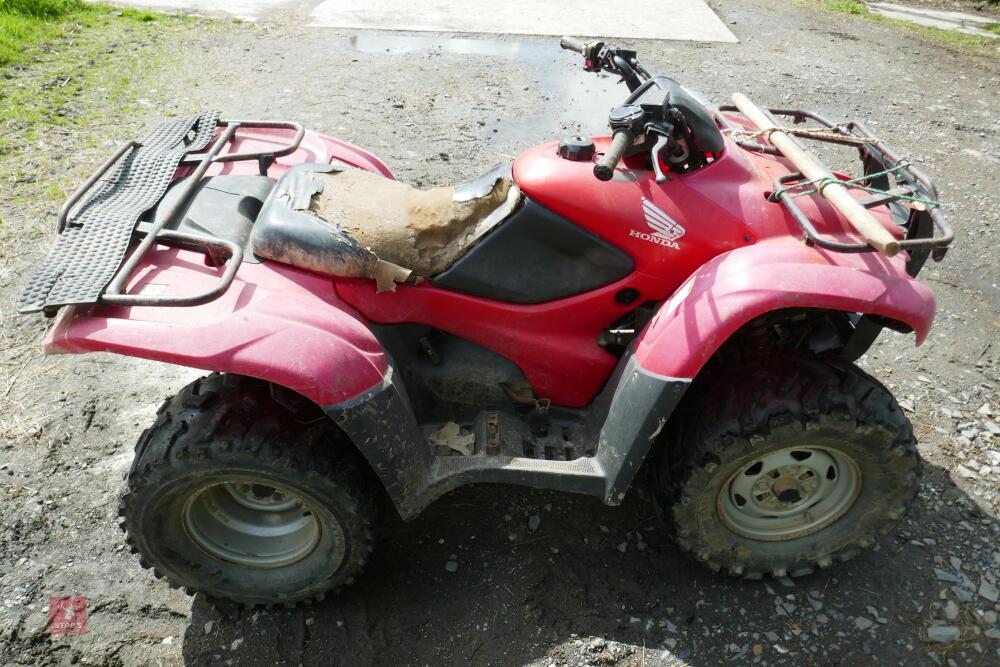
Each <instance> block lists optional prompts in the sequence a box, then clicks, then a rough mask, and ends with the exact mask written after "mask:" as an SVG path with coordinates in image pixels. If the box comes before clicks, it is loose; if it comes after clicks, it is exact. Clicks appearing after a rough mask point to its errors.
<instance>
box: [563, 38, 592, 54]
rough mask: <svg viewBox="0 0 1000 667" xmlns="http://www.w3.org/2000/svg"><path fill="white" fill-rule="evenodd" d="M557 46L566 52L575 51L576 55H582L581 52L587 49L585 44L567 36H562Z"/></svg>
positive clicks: (580, 40)
mask: <svg viewBox="0 0 1000 667" xmlns="http://www.w3.org/2000/svg"><path fill="white" fill-rule="evenodd" d="M559 46H561V47H563V48H564V49H566V50H567V51H576V52H577V53H583V50H584V49H585V48H587V44H586V43H585V42H584V41H583V40H582V39H577V38H576V37H570V36H569V35H564V36H563V38H562V39H560V40H559Z"/></svg>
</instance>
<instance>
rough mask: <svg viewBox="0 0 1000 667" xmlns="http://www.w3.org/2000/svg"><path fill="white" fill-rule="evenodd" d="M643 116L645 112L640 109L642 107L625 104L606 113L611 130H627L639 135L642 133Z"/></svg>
mask: <svg viewBox="0 0 1000 667" xmlns="http://www.w3.org/2000/svg"><path fill="white" fill-rule="evenodd" d="M645 117H646V112H644V111H643V110H642V107H639V106H636V105H634V104H626V105H624V106H620V107H615V108H614V109H612V110H611V113H609V114H608V125H610V126H611V131H612V132H615V131H618V130H628V131H629V132H631V133H632V134H633V135H634V136H636V137H641V136H643V134H644V132H643V120H644V119H645Z"/></svg>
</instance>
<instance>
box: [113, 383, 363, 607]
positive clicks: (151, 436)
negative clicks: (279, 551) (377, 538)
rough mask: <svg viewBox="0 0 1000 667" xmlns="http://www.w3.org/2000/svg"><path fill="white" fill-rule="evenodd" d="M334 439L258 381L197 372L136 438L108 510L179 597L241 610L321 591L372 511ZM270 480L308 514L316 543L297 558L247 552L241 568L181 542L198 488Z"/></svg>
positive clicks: (353, 551) (343, 564)
mask: <svg viewBox="0 0 1000 667" xmlns="http://www.w3.org/2000/svg"><path fill="white" fill-rule="evenodd" d="M341 438H343V436H342V435H341V434H340V433H339V431H337V430H336V429H335V427H334V426H333V425H332V424H331V423H330V422H329V421H328V420H327V419H325V418H322V416H321V418H320V419H314V420H310V421H309V422H308V423H300V421H299V420H298V419H297V418H296V416H295V415H293V414H292V413H290V412H289V411H288V410H287V409H286V408H284V407H283V406H282V405H280V404H278V403H277V402H275V401H274V400H273V399H272V397H271V395H270V387H269V385H267V384H266V383H264V382H260V381H257V380H253V379H250V378H244V377H239V376H228V375H212V376H209V377H207V378H202V379H200V380H197V381H195V382H194V383H192V384H191V385H189V386H187V387H185V388H184V389H183V390H182V391H181V392H180V393H179V394H177V395H176V396H174V397H172V398H170V399H168V400H167V401H166V402H165V403H164V404H163V405H162V407H161V408H160V409H159V412H158V413H157V419H156V422H155V424H154V425H153V426H152V427H150V428H149V429H147V430H146V431H145V432H144V433H143V434H142V436H141V437H140V438H139V441H138V443H137V444H136V449H135V459H134V461H133V463H132V467H131V469H130V471H129V473H128V477H127V480H126V485H125V489H124V492H123V494H122V497H121V502H120V506H119V515H120V516H121V517H122V523H121V526H122V529H123V530H124V531H125V534H126V539H127V540H128V543H129V545H130V546H131V547H132V550H133V552H138V554H139V556H140V563H141V564H142V566H143V567H145V568H149V569H152V570H153V573H154V574H155V575H156V576H157V577H160V578H164V579H166V580H167V581H168V582H169V584H170V585H171V586H172V587H174V588H177V587H180V588H183V589H184V590H185V591H187V592H188V593H189V594H194V593H195V592H203V593H205V594H207V595H208V596H210V597H212V598H222V599H228V600H231V601H234V602H237V603H240V604H244V605H249V606H253V605H265V606H266V605H273V604H284V605H286V606H293V605H295V604H296V603H300V602H309V601H312V600H317V599H322V598H323V596H324V595H325V594H326V593H327V592H330V591H333V590H336V589H338V588H339V587H340V586H343V585H347V584H351V583H353V581H354V580H355V578H356V577H357V576H358V574H359V573H360V572H361V571H362V569H363V568H364V566H365V563H366V561H367V560H368V556H369V554H370V553H371V551H372V546H373V542H374V540H373V534H372V531H373V528H372V527H373V526H374V524H375V521H376V518H377V510H376V505H377V503H376V497H375V493H374V491H373V489H374V488H375V487H374V484H373V483H372V480H371V479H370V477H369V474H368V472H369V471H368V470H367V468H365V467H364V466H363V465H362V464H360V463H359V461H358V460H357V459H356V454H355V452H354V451H353V449H352V448H351V447H350V445H349V443H345V442H343V441H342V440H341ZM269 483H270V484H273V485H274V487H273V488H280V489H285V490H287V491H288V493H290V494H292V495H294V496H296V497H297V498H299V499H300V500H301V501H302V502H303V503H304V504H303V505H302V506H301V507H306V506H308V510H309V511H308V512H303V515H302V516H303V517H307V518H306V519H305V521H307V522H308V521H311V520H313V518H314V520H315V523H316V528H315V530H313V532H312V533H311V535H313V538H312V539H313V540H314V541H315V546H314V547H312V548H311V551H308V553H307V554H306V555H304V556H296V557H298V558H300V560H297V561H296V562H293V563H290V564H285V565H280V566H266V567H260V566H256V565H255V564H254V561H253V559H254V558H257V556H255V555H254V554H253V549H252V548H251V549H249V550H248V553H249V554H250V555H248V556H247V557H246V558H247V559H249V560H250V564H249V565H248V564H247V562H246V561H245V560H240V559H237V560H239V562H232V561H231V560H228V559H225V558H223V557H220V556H219V555H218V554H217V553H212V552H211V551H210V550H206V547H204V546H203V545H204V539H202V542H201V543H199V542H198V541H197V540H196V539H193V538H192V533H193V532H196V531H194V530H193V529H192V528H191V526H192V525H194V524H192V520H191V519H189V518H185V517H187V516H190V515H189V514H187V513H188V512H190V510H189V508H190V506H191V503H192V502H194V499H195V498H197V497H199V496H198V494H202V493H204V492H205V490H206V488H213V487H212V485H213V484H242V485H243V486H244V487H246V486H247V484H251V485H252V484H257V485H259V486H255V487H253V488H255V489H257V488H270V487H268V486H266V485H268V484H269ZM220 488H225V487H220ZM286 495H288V494H287V493H286ZM279 497H280V496H279ZM225 523H226V522H225V521H224V522H223V524H225ZM223 524H220V525H223ZM266 529H267V526H266V525H265V526H264V528H263V529H261V530H265V531H266ZM221 530H225V528H222V529H221ZM250 539H253V535H252V536H251V538H250ZM252 546H253V543H252V542H251V547H252ZM308 546H309V545H308V544H307V547H308ZM303 551H305V549H304V550H303Z"/></svg>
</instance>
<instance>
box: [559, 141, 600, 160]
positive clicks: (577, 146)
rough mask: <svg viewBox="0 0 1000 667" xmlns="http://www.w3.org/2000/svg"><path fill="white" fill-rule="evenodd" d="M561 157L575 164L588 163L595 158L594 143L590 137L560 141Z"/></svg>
mask: <svg viewBox="0 0 1000 667" xmlns="http://www.w3.org/2000/svg"><path fill="white" fill-rule="evenodd" d="M559 157H561V158H563V159H566V160H572V161H573V162H587V161H589V160H590V159H592V158H593V157H594V142H593V141H592V140H591V139H590V138H589V137H565V138H563V139H560V140H559Z"/></svg>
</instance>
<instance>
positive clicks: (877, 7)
mask: <svg viewBox="0 0 1000 667" xmlns="http://www.w3.org/2000/svg"><path fill="white" fill-rule="evenodd" d="M866 4H867V5H868V8H869V9H871V10H872V11H873V12H876V13H877V14H882V15H883V16H886V17H888V18H893V19H901V20H903V21H909V22H910V23H916V24H917V25H923V26H927V27H929V28H940V29H942V30H951V31H954V32H961V33H965V34H966V35H974V36H976V37H989V38H990V39H997V38H1000V35H997V34H996V33H992V32H987V31H985V30H982V29H981V28H982V26H984V25H986V24H989V23H994V20H993V19H991V18H988V17H983V16H976V15H974V14H966V13H964V12H948V11H944V10H941V9H924V8H923V7H920V8H918V7H905V6H903V5H897V4H893V3H891V2H869V3H866Z"/></svg>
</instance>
